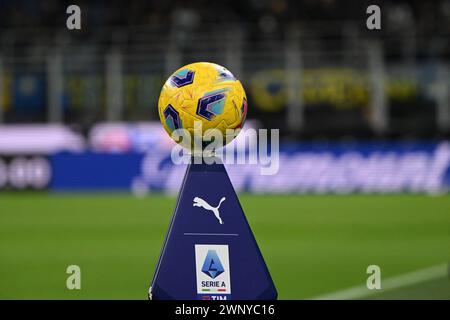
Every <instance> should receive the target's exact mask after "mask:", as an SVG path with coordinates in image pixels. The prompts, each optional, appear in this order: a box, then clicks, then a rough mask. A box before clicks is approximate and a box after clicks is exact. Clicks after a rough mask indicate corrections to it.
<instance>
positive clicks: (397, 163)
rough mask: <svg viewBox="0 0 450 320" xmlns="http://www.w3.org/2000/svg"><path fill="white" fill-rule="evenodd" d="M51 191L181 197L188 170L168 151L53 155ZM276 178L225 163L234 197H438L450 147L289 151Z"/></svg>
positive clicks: (305, 147)
mask: <svg viewBox="0 0 450 320" xmlns="http://www.w3.org/2000/svg"><path fill="white" fill-rule="evenodd" d="M50 159H51V167H52V172H53V174H52V180H51V183H50V187H51V188H52V189H53V190H62V189H63V190H97V189H98V190H108V189H111V190H130V189H133V186H136V185H137V186H139V188H140V190H142V189H145V190H150V191H153V190H157V191H164V192H170V193H176V192H178V190H179V189H180V187H181V181H182V179H183V176H184V173H185V170H186V165H175V164H174V163H173V161H172V160H171V155H170V152H169V151H167V150H158V149H156V148H155V149H153V150H151V151H149V152H147V153H119V154H115V153H91V152H86V153H78V154H69V153H66V154H56V155H54V156H52V157H50ZM271 161H272V162H273V163H276V166H275V169H276V170H275V171H274V174H273V175H262V174H261V166H262V165H261V164H256V165H255V164H225V167H226V169H227V171H228V174H229V176H230V179H231V182H232V183H233V186H234V187H235V189H236V190H237V191H246V192H252V193H354V192H362V193H392V192H395V193H398V192H420V193H436V192H438V193H440V192H447V191H448V190H449V189H450V143H449V142H447V141H441V142H436V143H431V142H422V143H421V142H408V143H406V142H387V143H373V142H372V143H371V142H358V143H296V144H289V145H287V144H284V145H282V146H281V147H280V152H279V154H278V156H277V157H272V160H271Z"/></svg>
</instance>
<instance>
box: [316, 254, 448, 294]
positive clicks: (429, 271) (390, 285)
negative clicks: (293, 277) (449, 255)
mask: <svg viewBox="0 0 450 320" xmlns="http://www.w3.org/2000/svg"><path fill="white" fill-rule="evenodd" d="M448 268H449V266H448V264H447V263H442V264H438V265H435V266H432V267H428V268H425V269H420V270H416V271H412V272H408V273H404V274H400V275H398V276H393V277H390V278H387V279H386V280H383V278H381V289H379V290H377V289H372V290H370V289H368V288H367V286H365V285H361V286H354V287H350V288H347V289H344V290H339V291H336V292H333V293H330V294H325V295H322V296H317V297H313V298H312V300H351V299H359V298H364V297H368V296H371V295H375V294H379V293H383V292H385V291H388V290H392V289H397V288H401V287H406V286H409V285H413V284H416V283H420V282H425V281H428V280H433V279H436V278H440V277H445V276H447V275H448V272H449V269H448Z"/></svg>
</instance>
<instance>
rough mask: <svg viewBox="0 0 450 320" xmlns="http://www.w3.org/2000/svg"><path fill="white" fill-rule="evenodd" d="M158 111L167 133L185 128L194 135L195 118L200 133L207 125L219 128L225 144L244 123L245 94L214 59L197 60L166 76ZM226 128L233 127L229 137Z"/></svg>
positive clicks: (229, 73)
mask: <svg viewBox="0 0 450 320" xmlns="http://www.w3.org/2000/svg"><path fill="white" fill-rule="evenodd" d="M158 112H159V117H160V119H161V123H162V125H163V126H164V129H165V130H166V131H167V133H168V134H169V135H170V136H172V133H173V132H174V131H175V130H176V129H185V130H187V131H186V132H189V134H190V135H191V137H192V138H193V134H194V123H195V122H196V121H197V125H198V124H199V123H201V127H202V132H201V134H204V133H205V132H206V131H207V130H208V129H218V130H220V132H221V133H222V135H223V137H224V141H223V144H224V145H225V144H226V143H227V142H230V141H231V140H232V139H233V138H234V137H235V136H236V135H237V134H238V133H239V129H240V128H242V126H243V125H244V122H245V118H246V115H247V97H246V95H245V91H244V88H243V87H242V84H241V82H240V81H239V80H237V79H236V78H235V77H234V76H233V74H232V73H231V72H230V71H229V70H227V69H226V68H224V67H222V66H220V65H218V64H215V63H210V62H197V63H192V64H188V65H186V66H184V67H182V68H180V69H178V70H177V71H175V72H174V73H173V74H172V75H171V76H170V77H169V79H167V81H166V82H165V84H164V86H163V88H162V90H161V94H160V96H159V101H158ZM227 129H235V131H234V132H235V133H234V134H233V136H232V137H231V139H230V135H229V132H230V131H227ZM227 133H228V135H227ZM177 142H180V141H177ZM181 144H182V145H183V146H185V147H189V146H188V145H185V144H183V142H181Z"/></svg>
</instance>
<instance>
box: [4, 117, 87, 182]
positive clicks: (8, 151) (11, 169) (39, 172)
mask: <svg viewBox="0 0 450 320" xmlns="http://www.w3.org/2000/svg"><path fill="white" fill-rule="evenodd" d="M84 148H85V142H84V138H83V137H82V136H81V135H79V134H77V133H75V132H73V131H72V130H70V129H69V128H67V127H65V126H62V125H25V124H21V125H0V190H1V189H8V190H24V189H25V190H30V189H45V188H47V187H48V185H49V183H50V181H51V178H52V168H51V165H50V162H49V160H48V155H50V154H53V153H55V152H60V151H64V150H66V151H72V152H80V151H83V150H84Z"/></svg>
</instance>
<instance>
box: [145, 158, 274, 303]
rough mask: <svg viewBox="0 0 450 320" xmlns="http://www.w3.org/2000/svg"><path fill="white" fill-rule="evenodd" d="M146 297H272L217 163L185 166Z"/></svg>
mask: <svg viewBox="0 0 450 320" xmlns="http://www.w3.org/2000/svg"><path fill="white" fill-rule="evenodd" d="M151 295H152V299H155V300H157V299H177V300H195V299H202V300H210V299H211V300H212V299H217V300H218V299H234V300H253V299H276V297H277V292H276V289H275V286H274V284H273V282H272V279H271V277H270V274H269V271H268V270H267V267H266V264H265V262H264V260H263V257H262V255H261V252H260V251H259V248H258V245H257V244H256V241H255V238H254V237H253V234H252V231H251V229H250V226H249V224H248V222H247V219H246V218H245V215H244V212H243V210H242V208H241V205H240V203H239V200H238V198H237V195H236V193H235V191H234V189H233V186H232V184H231V182H230V179H229V178H228V174H227V172H226V171H225V168H224V166H223V164H221V163H220V164H212V165H207V164H204V163H202V164H194V163H192V164H190V165H189V167H188V170H187V173H186V176H185V178H184V181H183V185H182V187H181V191H180V195H179V197H178V202H177V205H176V208H175V212H174V214H173V217H172V221H171V223H170V227H169V230H168V233H167V236H166V240H165V243H164V247H163V249H162V252H161V256H160V258H159V261H158V265H157V267H156V271H155V275H154V278H153V282H152V286H151Z"/></svg>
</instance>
